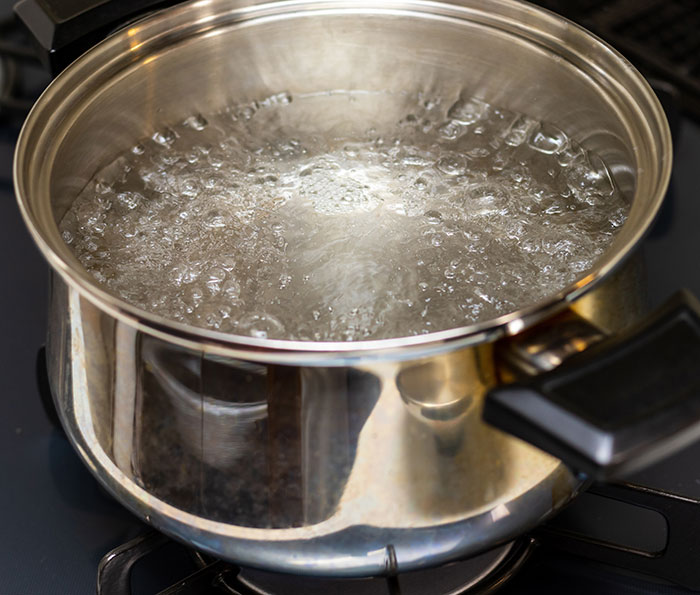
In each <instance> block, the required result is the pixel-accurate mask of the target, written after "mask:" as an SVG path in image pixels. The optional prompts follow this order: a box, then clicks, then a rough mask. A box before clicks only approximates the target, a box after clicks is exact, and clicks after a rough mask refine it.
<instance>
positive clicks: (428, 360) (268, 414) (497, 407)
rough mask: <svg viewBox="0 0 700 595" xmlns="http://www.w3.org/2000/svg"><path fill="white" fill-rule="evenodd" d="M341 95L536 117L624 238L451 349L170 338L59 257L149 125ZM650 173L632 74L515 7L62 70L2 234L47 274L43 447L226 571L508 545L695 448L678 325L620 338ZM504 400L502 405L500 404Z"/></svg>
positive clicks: (202, 43)
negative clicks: (566, 147) (474, 99)
mask: <svg viewBox="0 0 700 595" xmlns="http://www.w3.org/2000/svg"><path fill="white" fill-rule="evenodd" d="M333 89H362V90H369V91H379V90H403V91H409V92H412V93H418V92H424V93H428V94H437V95H441V96H458V95H459V93H460V92H463V91H466V92H468V93H469V94H470V95H474V96H478V97H480V98H483V99H484V100H486V101H489V102H491V103H493V104H496V105H499V106H502V107H504V108H508V109H512V110H516V111H521V112H525V113H528V114H529V115H531V116H534V117H536V118H541V119H546V120H548V121H550V122H552V123H554V124H556V125H557V126H559V127H560V128H562V129H564V130H565V131H567V132H568V134H569V135H570V136H572V137H574V138H575V139H577V140H578V141H580V142H581V143H582V144H583V145H584V146H585V147H586V148H588V149H592V150H595V151H596V152H597V153H598V154H600V155H601V156H602V157H603V158H604V159H605V161H606V163H607V164H608V165H609V167H610V169H611V171H612V173H613V175H614V177H615V180H616V182H617V185H618V186H619V188H620V189H621V191H622V192H623V193H624V194H625V195H626V196H627V197H628V199H629V200H630V202H631V205H632V207H631V212H630V215H629V219H628V221H627V223H626V224H625V225H624V226H623V228H622V230H621V232H620V233H619V234H618V236H617V237H616V239H615V242H614V244H613V245H612V246H611V247H610V249H608V250H607V251H606V252H605V254H604V255H603V257H602V258H600V260H599V261H598V262H597V264H596V266H595V268H594V269H593V270H591V271H589V272H588V273H586V274H585V276H583V277H582V278H580V279H578V280H577V281H576V282H575V283H573V284H572V285H570V286H569V287H566V288H565V289H564V290H562V291H560V292H558V293H553V294H552V295H550V296H549V297H548V298H547V299H546V300H544V301H542V302H541V303H538V304H535V305H532V306H528V307H527V308H524V309H522V310H519V311H517V312H513V313H511V314H508V315H505V316H501V317H500V318H497V319H494V320H491V321H489V322H487V323H482V324H477V325H473V326H469V327H466V328H457V329H453V330H448V331H444V332H437V333H433V334H430V335H424V336H419V337H410V338H396V339H390V340H380V341H372V342H355V343H313V342H296V341H279V340H268V339H258V338H251V337H239V336H231V335H225V334H222V333H218V332H213V331H209V330H203V329H200V328H193V327H188V326H184V325H182V324H178V323H174V322H170V321H168V320H165V319H163V318H160V317H159V316H158V315H157V314H153V313H147V312H144V311H141V310H139V309H137V308H135V307H133V306H131V305H129V304H127V303H125V302H123V301H121V300H119V299H117V298H115V297H114V296H113V295H110V294H108V293H106V292H105V291H104V290H103V289H101V288H100V286H98V285H97V284H96V282H95V280H94V279H93V278H91V277H90V276H89V275H88V274H87V273H86V272H85V271H84V270H83V269H82V268H81V267H80V265H79V264H78V262H77V261H76V259H75V258H74V257H73V255H72V253H71V252H70V250H69V249H68V247H67V246H66V245H64V243H63V241H62V240H61V237H60V235H59V233H58V230H57V221H60V219H61V218H62V216H63V214H64V213H65V212H66V210H67V209H68V208H69V206H70V204H71V202H72V201H73V200H74V198H75V197H76V195H77V194H78V193H79V192H80V190H81V189H82V188H83V187H84V186H85V185H86V184H87V182H88V181H89V180H90V179H91V177H92V176H93V175H94V174H95V172H96V171H99V170H100V169H101V168H102V167H103V166H104V165H105V164H107V163H109V162H110V161H111V160H112V159H113V158H114V157H115V155H117V154H119V153H120V152H121V151H123V150H125V149H126V148H128V147H130V146H131V145H132V144H133V142H134V141H135V140H136V139H139V138H142V137H144V136H146V135H150V134H152V133H153V131H154V130H155V129H156V127H158V126H160V125H167V124H168V123H172V122H179V121H181V120H182V119H183V118H184V117H186V116H187V115H189V114H192V113H196V112H202V113H210V112H212V111H216V110H218V109H221V108H223V107H224V106H226V105H229V104H231V103H232V102H241V103H243V102H247V101H251V100H254V99H256V98H260V97H266V96H269V95H271V94H273V93H277V92H280V91H287V92H290V93H292V94H295V93H307V92H317V91H324V90H333ZM372 116H373V118H374V119H375V120H377V121H379V122H381V121H382V118H387V117H393V114H382V113H376V114H372ZM321 117H324V118H328V120H329V122H332V121H336V120H339V119H342V118H347V117H350V116H348V115H347V114H322V115H321ZM670 170H671V142H670V135H669V130H668V127H667V123H666V121H665V118H664V115H663V112H662V110H661V107H660V105H659V103H658V101H657V100H656V98H655V96H654V95H653V93H652V91H651V89H650V88H649V86H648V85H647V83H646V82H645V81H644V79H643V78H642V77H641V76H640V75H639V73H638V72H637V71H636V70H634V69H633V68H632V67H631V66H630V64H629V63H628V62H627V61H626V60H625V59H624V58H622V57H621V56H620V55H619V54H617V53H616V52H615V51H614V50H612V49H611V48H610V47H608V46H607V45H605V44H604V43H603V42H601V41H600V40H598V39H597V38H595V37H593V36H592V35H590V34H589V33H587V32H586V31H584V30H583V29H581V28H579V27H577V26H575V25H573V24H572V23H570V22H568V21H566V20H564V19H562V18H559V17H557V16H555V15H553V14H551V13H548V12H546V11H543V10H540V9H538V8H535V7H534V6H530V5H528V4H520V3H516V2H512V1H508V0H460V1H458V2H457V1H455V2H454V3H452V4H443V3H436V2H427V1H422V0H382V1H381V2H369V1H364V0H357V1H352V2H351V1H346V0H293V1H289V2H278V3H268V4H261V3H254V2H245V1H230V0H199V1H197V2H191V3H187V4H183V5H179V6H175V7H172V8H169V9H167V10H165V11H163V12H161V13H158V14H156V15H154V16H151V17H149V18H147V19H145V20H143V21H138V22H136V23H133V24H131V25H130V26H129V27H128V28H126V29H122V30H121V31H118V32H117V33H115V34H113V35H112V36H110V37H109V38H108V39H107V40H106V41H103V42H102V43H99V44H98V45H96V46H95V47H93V48H92V49H91V50H90V51H88V52H87V53H86V54H85V55H83V56H82V57H81V58H80V59H78V60H77V61H76V62H74V63H73V64H72V65H71V66H70V67H69V68H67V69H66V70H65V71H64V72H63V73H62V74H61V75H60V76H58V78H56V80H55V81H54V82H53V83H52V84H51V86H50V87H49V88H48V89H47V90H46V92H45V93H44V94H43V96H42V97H41V98H40V99H39V101H38V102H37V104H36V106H35V107H34V109H33V110H32V112H31V114H30V115H29V117H28V119H27V122H26V124H25V126H24V129H23V131H22V134H21V137H20V139H19V142H18V146H17V153H16V160H15V184H16V192H17V196H18V200H19V204H20V208H21V210H22V214H23V216H24V219H25V221H26V224H27V226H28V227H29V229H30V231H31V233H32V235H33V237H34V239H35V240H36V242H37V244H38V245H39V247H40V249H41V250H42V252H43V253H44V255H45V256H46V258H47V259H48V261H49V263H50V264H51V267H52V284H51V300H50V326H49V333H48V344H47V349H48V360H49V373H50V379H51V386H52V390H53V394H54V397H55V401H56V403H57V407H58V410H59V412H60V416H61V419H62V423H63V424H64V426H65V428H66V431H67V433H68V435H69V437H70V440H71V441H72V442H73V444H74V446H75V447H76V449H77V451H78V452H79V453H80V456H81V457H82V458H83V459H84V461H85V462H86V464H87V465H88V466H89V468H90V469H91V470H92V472H93V473H94V474H95V475H96V476H97V477H98V478H99V480H100V481H101V482H102V483H103V484H104V485H105V486H106V487H107V488H108V489H109V491H110V492H112V493H113V494H114V495H115V497H116V498H117V499H118V500H120V501H121V502H123V503H124V504H125V505H126V506H127V507H129V508H130V509H131V510H132V511H134V512H135V513H136V514H138V515H139V516H141V517H142V518H144V519H146V520H147V521H148V522H149V523H151V524H152V525H154V526H155V527H157V528H158V529H160V530H162V531H164V532H165V533H168V534H170V535H172V536H175V537H177V538H179V539H181V540H184V541H186V542H189V543H191V544H193V545H194V546H196V547H198V548H200V549H202V550H205V551H208V552H211V553H213V554H215V555H217V556H220V557H223V558H227V559H231V560H236V561H238V562H240V563H243V564H248V565H254V566H261V567H267V568H274V569H277V570H280V571H291V572H297V573H306V574H325V575H345V576H352V575H371V574H381V573H383V572H386V571H387V569H390V570H396V569H399V570H407V569H411V568H418V567H423V566H427V565H431V564H437V563H441V562H445V561H448V560H452V559H455V558H458V557H462V556H467V555H470V554H475V553H477V552H480V551H483V550H485V549H487V548H490V547H492V546H495V545H497V544H500V543H504V542H506V541H508V540H511V539H513V538H514V537H515V536H517V535H519V534H521V533H523V532H525V531H527V530H529V529H530V528H532V527H534V526H535V525H537V524H538V523H540V522H542V521H543V520H544V519H546V518H547V517H549V516H550V515H551V514H552V513H553V512H555V511H557V510H558V509H559V508H561V507H562V506H563V505H564V504H566V503H567V502H568V501H569V500H570V499H571V498H572V497H573V496H574V495H575V494H576V493H577V491H578V490H579V489H581V488H582V487H583V486H584V484H585V482H586V478H587V477H590V476H591V475H593V474H598V475H605V474H606V473H608V472H612V471H618V470H622V469H625V468H631V467H633V466H635V465H640V464H644V463H646V462H648V461H650V460H652V459H654V458H656V457H658V456H661V455H662V454H664V453H665V452H666V451H667V450H669V449H671V448H673V447H676V446H677V445H678V444H680V443H682V442H683V441H685V440H689V439H692V438H694V437H695V436H696V434H697V429H698V423H697V421H698V417H699V412H698V404H697V401H698V395H697V393H698V391H697V386H698V384H699V379H698V371H697V367H698V366H697V363H698V362H699V361H700V348H699V347H698V340H697V315H696V314H695V313H694V311H693V307H692V299H690V298H686V299H685V301H684V303H682V304H677V305H676V306H675V307H672V308H670V309H669V310H668V311H667V312H665V313H664V314H662V315H661V317H660V318H657V319H655V320H652V321H651V322H648V323H646V327H645V329H643V330H639V329H637V330H636V331H635V330H633V331H630V330H629V329H630V328H631V327H632V326H633V325H635V324H637V323H638V322H639V320H640V319H641V317H642V315H643V314H644V309H645V308H644V296H643V291H642V290H641V287H642V282H643V276H642V275H643V270H642V268H641V267H640V265H639V259H638V258H636V257H635V256H634V252H635V248H636V247H637V246H638V244H639V242H640V240H641V239H642V237H643V235H644V234H645V232H646V231H647V230H648V228H649V227H650V225H651V223H652V221H653V219H654V216H655V214H656V212H657V211H658V209H659V206H660V204H661V201H662V199H663V196H664V193H665V191H666V187H667V183H668V179H669V174H670ZM606 335H612V336H613V337H614V338H613V339H607V340H605V339H604V337H605V336H606ZM594 343H595V344H597V345H596V346H593V347H591V348H590V349H587V348H588V347H589V346H590V345H593V344H594ZM580 351H583V353H582V354H580V355H575V356H574V357H572V359H571V362H567V363H565V364H564V365H563V366H561V367H559V368H557V366H558V365H559V364H560V363H561V362H562V361H563V360H564V359H566V358H568V357H569V356H571V355H572V354H575V353H578V352H580ZM594 352H595V353H594ZM590 353H594V355H595V356H596V357H595V358H593V357H592V356H589V355H588V354H590ZM575 360H578V363H576V361H575ZM552 368H556V369H555V370H554V371H553V372H547V373H545V374H544V375H541V374H540V373H541V372H543V371H545V372H546V370H548V369H552ZM669 368H670V371H671V372H672V373H673V374H674V375H675V378H673V380H669V379H668V378H669V377H668V372H669ZM538 374H539V375H538ZM528 376H532V379H530V380H527V377H528ZM513 379H520V380H519V382H520V384H518V385H504V382H505V381H506V380H513ZM491 389H493V390H492V392H491V393H489V390H491ZM487 393H489V395H488V397H487ZM485 403H486V415H487V417H488V419H489V420H490V421H492V422H493V423H494V424H497V425H500V426H501V427H503V428H505V429H507V430H509V431H511V432H513V433H515V434H517V435H520V436H523V437H525V438H526V439H528V440H530V441H532V442H533V443H534V444H537V445H538V446H540V447H542V448H546V449H548V450H550V451H551V452H552V453H554V454H555V455H556V456H557V457H558V458H555V457H554V456H551V455H550V454H546V453H545V452H543V450H540V449H539V448H536V447H534V446H532V445H530V444H527V443H526V442H524V441H521V440H520V439H518V438H514V437H512V436H510V435H508V434H506V433H503V432H502V431H499V430H496V429H494V428H493V427H491V426H490V425H487V424H486V423H484V421H483V419H482V414H483V411H484V404H485ZM560 458H564V459H566V461H567V463H568V464H566V465H565V464H563V463H562V462H561V460H560ZM582 472H584V473H582Z"/></svg>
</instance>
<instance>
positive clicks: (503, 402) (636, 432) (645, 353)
mask: <svg viewBox="0 0 700 595" xmlns="http://www.w3.org/2000/svg"><path fill="white" fill-rule="evenodd" d="M484 419H485V420H486V421H487V422H488V423H490V424H492V425H494V426H496V427H498V428H500V429H502V430H504V431H506V432H509V433H511V434H513V435H514V436H517V437H519V438H522V439H523V440H526V441H527V442H530V443H531V444H534V445H535V446H537V447H539V448H542V449H543V450H545V451H547V452H549V453H551V454H553V455H554V456H556V457H558V458H560V459H562V460H563V461H564V462H565V463H566V464H567V465H569V466H570V467H571V468H572V469H574V470H575V471H578V472H583V473H586V474H588V475H590V476H592V477H595V478H598V479H605V478H608V477H610V476H614V475H619V474H621V473H626V472H629V471H632V470H634V469H638V468H641V467H644V466H646V465H648V464H651V463H653V462H654V461H656V460H658V459H660V458H662V457H664V456H666V455H667V454H670V453H671V452H674V451H676V450H678V449H679V448H681V447H682V446H684V445H686V444H688V443H689V442H691V441H693V440H695V439H697V438H700V303H699V302H698V301H697V299H695V297H693V296H692V295H691V294H690V293H688V292H686V291H682V292H679V293H678V294H676V295H675V296H673V298H671V299H670V300H669V301H668V302H667V303H666V304H665V305H664V306H663V307H662V308H661V309H660V310H658V311H657V312H656V313H654V314H653V315H652V316H651V317H650V318H648V319H647V320H645V321H644V322H643V323H642V324H641V325H639V326H638V327H636V328H634V329H631V330H630V331H628V332H626V333H624V334H621V335H618V336H615V337H612V338H609V339H606V340H604V341H602V342H601V343H598V344H597V345H594V346H593V347H591V348H589V349H587V350H586V351H584V352H583V353H581V354H579V355H575V356H573V357H571V358H570V359H569V360H567V361H566V362H565V363H564V364H562V365H561V366H559V367H558V368H556V369H554V370H553V371H551V372H546V373H544V374H541V375H539V376H535V377H533V378H532V379H530V380H528V381H526V382H524V383H516V384H510V385H505V386H501V387H498V388H496V389H494V390H492V391H491V392H490V393H489V394H488V395H487V397H486V404H485V408H484Z"/></svg>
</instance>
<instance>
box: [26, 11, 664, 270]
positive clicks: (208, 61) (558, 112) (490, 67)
mask: <svg viewBox="0 0 700 595" xmlns="http://www.w3.org/2000/svg"><path fill="white" fill-rule="evenodd" d="M338 4H340V3H338ZM438 12H440V11H437V10H436V11H435V12H434V13H432V14H430V13H427V12H410V11H400V10H394V9H392V10H382V9H380V8H374V9H370V8H367V9H361V8H356V9H348V10H343V9H342V8H337V9H335V10H319V11H317V12H315V11H304V10H299V11H296V12H294V11H287V12H286V13H285V11H282V14H279V15H272V16H270V15H268V16H265V17H260V18H257V19H249V20H246V18H244V17H242V16H241V15H238V17H237V18H234V16H231V15H229V19H228V20H230V21H233V22H231V23H228V24H226V22H224V23H221V24H219V26H216V27H213V25H211V24H210V23H208V22H207V21H206V20H203V21H200V22H195V23H189V24H188V27H184V25H183V28H184V29H185V30H184V31H183V32H181V33H177V34H175V33H172V34H171V35H168V36H164V35H161V36H156V37H155V38H152V39H148V38H146V36H147V35H148V34H149V27H148V25H147V24H146V25H142V26H139V25H136V26H134V27H133V28H131V29H129V30H127V31H125V32H122V33H120V34H119V35H117V36H116V37H115V38H113V39H112V40H111V42H110V43H111V44H112V46H113V47H112V48H111V49H113V50H114V51H113V52H112V54H114V56H113V57H112V59H111V60H109V61H108V62H106V63H105V64H104V65H103V66H102V67H101V68H100V69H98V70H95V71H92V70H89V71H88V69H87V65H83V68H82V70H84V71H85V79H84V81H83V82H82V84H81V85H80V86H79V87H77V88H74V89H70V90H69V91H68V90H67V91H66V92H68V93H69V97H68V101H67V102H64V103H63V104H62V105H59V106H57V113H54V114H53V117H52V118H50V119H47V121H46V125H47V126H48V127H49V128H51V129H52V131H53V132H54V134H52V135H51V136H50V138H51V142H48V143H46V142H42V143H37V151H36V154H35V155H34V156H33V159H41V160H43V161H44V167H43V168H42V174H43V179H42V180H36V184H40V185H39V186H38V187H37V190H39V192H31V195H32V196H34V195H37V196H39V195H41V194H42V193H41V190H42V189H43V190H44V191H46V190H48V193H49V194H50V197H51V212H52V217H53V219H54V220H60V218H61V217H62V216H63V214H64V213H65V211H66V210H67V208H68V207H69V206H70V204H71V203H72V201H73V199H74V198H75V196H76V195H77V194H78V193H79V192H80V190H81V189H82V188H83V187H84V186H85V185H86V183H87V182H88V181H89V180H90V179H91V177H93V176H94V175H95V173H96V172H98V171H99V170H100V169H101V168H102V167H104V166H105V165H106V164H108V163H109V162H111V161H112V160H113V159H114V158H115V156H116V155H118V154H119V153H120V152H123V151H125V150H127V149H128V148H129V147H131V146H133V145H134V144H135V142H137V141H138V140H139V139H142V138H144V137H149V136H151V135H152V134H153V133H154V131H156V130H158V129H159V128H161V127H163V126H165V125H169V124H174V123H177V122H181V121H182V120H184V119H185V118H186V117H188V116H190V115H192V114H196V113H204V114H206V113H212V112H216V111H218V110H221V109H222V108H224V107H226V106H231V105H242V104H246V103H249V102H252V101H259V100H261V99H263V98H265V97H269V96H270V95H273V94H276V93H280V92H286V93H289V94H291V96H292V98H293V97H294V96H295V95H300V94H307V93H318V92H326V91H334V90H353V91H370V92H386V91H388V92H389V94H386V93H384V94H382V95H381V99H378V100H377V102H376V105H375V106H374V108H373V109H371V110H370V111H369V112H368V111H367V110H366V109H365V110H358V111H357V113H354V112H352V111H349V110H348V109H347V107H346V106H345V104H343V108H342V109H338V110H337V111H334V110H324V111H320V112H319V113H318V114H316V117H315V121H314V122H309V125H310V126H316V127H318V128H319V129H321V130H328V129H332V128H333V127H337V126H340V125H343V124H346V125H347V124H348V122H350V123H351V124H353V125H364V123H365V122H366V123H367V127H368V128H369V127H375V128H377V129H378V130H379V131H381V130H382V128H384V127H386V126H389V125H393V124H395V123H396V122H397V121H398V119H400V117H401V116H402V115H404V112H407V111H408V108H407V105H408V104H409V102H414V103H415V98H416V97H419V96H420V97H426V98H439V99H440V100H441V101H444V102H446V103H451V102H453V101H455V100H456V99H458V98H459V97H460V96H462V97H470V96H476V97H479V98H481V99H484V100H486V101H488V102H490V103H492V104H494V105H497V106H500V107H503V108H507V109H511V110H516V111H521V112H525V113H527V114H529V115H531V116H533V117H536V118H539V119H544V120H547V121H549V122H551V123H553V124H555V125H557V126H559V127H560V128H562V129H564V130H565V131H566V132H567V133H568V134H569V135H570V136H572V137H573V138H575V139H576V140H578V141H579V142H581V143H582V144H583V145H584V146H585V147H586V148H589V149H593V150H595V151H597V152H598V153H599V154H600V155H601V156H602V157H603V158H604V159H605V161H606V163H607V164H608V165H609V167H610V168H611V170H612V172H613V175H614V177H615V179H616V182H617V184H618V185H619V187H620V188H621V190H622V191H623V193H624V194H625V195H627V196H628V197H630V199H631V198H632V197H633V195H634V191H635V186H636V183H637V180H636V178H637V173H640V174H642V175H645V176H646V175H647V173H645V172H646V170H647V169H649V168H648V167H645V168H640V162H641V161H650V162H651V157H652V155H651V153H653V151H654V148H653V146H650V145H653V143H652V142H651V141H650V138H651V134H652V133H653V131H651V132H650V131H649V130H644V129H635V126H636V127H637V128H639V126H640V124H639V123H637V124H634V123H633V120H632V118H631V112H632V111H634V109H638V108H633V107H632V106H631V105H630V103H629V98H628V97H626V96H625V95H624V94H623V93H622V91H621V89H620V88H619V84H618V83H617V82H615V78H614V77H618V76H624V73H618V72H614V71H611V72H606V71H605V70H604V69H605V67H606V66H607V65H606V61H610V60H611V57H610V56H609V55H607V54H605V53H603V54H600V52H599V48H596V49H598V54H600V55H598V54H596V55H595V58H596V59H597V60H598V61H599V62H600V63H602V67H601V64H597V65H593V64H591V63H590V62H587V61H586V60H585V59H584V57H583V55H582V54H581V52H584V51H586V50H587V49H591V48H586V47H585V44H584V43H582V42H581V40H579V39H578V37H577V36H576V35H574V33H575V30H574V28H573V26H571V25H568V24H566V23H565V22H563V21H560V20H558V19H555V18H553V17H552V18H551V22H549V23H547V25H548V26H550V27H551V28H552V29H553V33H554V34H556V37H554V38H553V39H550V42H551V47H549V48H548V47H545V46H543V45H542V44H543V39H544V40H546V39H548V37H547V36H546V35H544V36H543V38H542V39H529V37H531V31H529V30H518V27H519V25H518V24H517V23H516V24H513V23H509V22H506V21H504V22H500V23H498V24H497V25H495V24H494V23H490V22H488V20H489V19H488V18H487V17H485V16H484V15H483V14H482V13H481V12H479V11H473V10H472V12H471V13H470V12H459V11H457V12H455V9H453V10H452V11H449V10H447V11H445V13H446V14H443V15H440V14H436V13H438ZM457 15H458V16H460V17H462V18H460V19H456V18H453V17H454V16H457ZM249 16H250V15H249ZM487 16H488V14H487ZM517 16H518V15H516V17H517ZM520 16H522V15H520ZM470 19H471V20H470ZM223 20H224V21H226V19H223ZM236 21H238V22H236ZM567 44H568V45H567ZM117 50H119V52H117ZM80 70H81V69H80V68H78V69H76V73H74V76H75V75H77V74H79V71H80ZM622 83H625V81H624V80H623V81H622ZM47 118H48V115H47ZM45 132H46V131H45ZM645 137H646V138H645ZM44 138H46V136H45V137H44ZM652 140H653V139H652ZM642 141H648V142H646V143H644V142H642ZM645 152H647V153H649V154H648V155H647V154H645ZM638 169H639V172H637V170H638ZM654 173H655V172H653V171H652V172H649V174H648V175H649V176H650V177H649V179H650V180H651V181H653V176H654ZM648 194H649V193H646V194H644V195H640V194H639V193H638V195H637V196H636V197H635V199H634V205H635V208H634V209H633V212H632V214H631V216H630V219H629V223H628V225H627V226H626V227H628V228H634V227H635V226H636V224H637V222H636V220H637V219H639V217H640V216H643V215H644V214H645V213H646V212H648V207H649V205H648V204H640V203H645V201H647V200H651V198H650V197H649V196H648ZM44 196H46V194H44ZM46 224H47V225H51V222H50V221H48V220H47V221H46ZM52 227H55V226H52ZM49 233H53V234H55V238H54V239H58V238H57V234H56V233H55V230H52V231H51V232H49ZM620 236H625V233H624V230H623V233H622V234H620ZM52 244H54V245H53V246H52V248H54V249H55V250H56V251H57V252H59V253H60V254H61V256H62V257H65V258H66V259H68V260H70V261H72V257H71V256H70V254H68V251H67V250H66V249H65V246H62V245H61V243H60V241H59V242H53V241H52Z"/></svg>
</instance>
